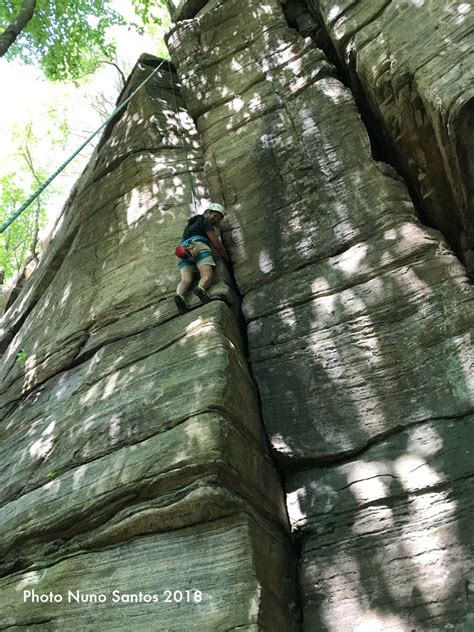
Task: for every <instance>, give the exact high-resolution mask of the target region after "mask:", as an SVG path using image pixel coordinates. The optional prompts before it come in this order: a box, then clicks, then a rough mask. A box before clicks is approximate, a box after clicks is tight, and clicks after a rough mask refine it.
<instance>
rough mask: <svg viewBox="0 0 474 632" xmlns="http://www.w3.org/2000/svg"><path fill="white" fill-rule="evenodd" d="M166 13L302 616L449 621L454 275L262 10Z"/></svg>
mask: <svg viewBox="0 0 474 632" xmlns="http://www.w3.org/2000/svg"><path fill="white" fill-rule="evenodd" d="M355 4H357V3H355ZM361 4H363V3H361ZM351 6H352V5H351ZM180 7H181V9H182V10H183V11H184V12H185V13H183V14H180V13H179V10H180ZM180 7H178V12H177V14H176V19H177V20H178V22H177V23H176V25H175V27H174V28H173V30H172V31H171V33H170V35H169V41H168V45H169V47H170V50H171V53H172V57H173V60H174V61H175V63H176V64H177V67H178V71H179V75H180V77H181V79H182V81H183V89H184V92H183V94H184V96H185V99H186V103H187V105H188V106H189V108H190V112H191V114H192V116H193V118H194V119H195V120H196V124H197V129H198V132H199V134H200V138H201V141H202V145H203V151H204V157H205V173H206V176H207V179H208V182H209V185H210V188H211V191H212V192H213V193H215V194H219V195H222V196H223V199H224V200H225V202H226V205H227V208H228V211H229V220H228V227H227V229H226V230H225V234H224V237H225V241H226V244H227V246H228V248H229V249H230V251H231V253H232V260H233V267H234V273H235V279H236V282H237V285H238V289H239V292H240V294H241V295H242V297H243V310H244V314H245V317H246V321H247V324H248V344H249V353H250V359H251V368H252V373H253V375H254V377H255V379H256V382H257V384H258V388H259V391H260V397H261V403H262V411H263V418H264V424H265V427H266V430H267V432H268V436H269V439H270V443H271V446H272V449H273V453H274V455H275V456H276V458H277V459H278V461H279V464H280V466H281V468H282V469H283V471H284V473H285V478H286V485H287V491H288V506H289V511H290V517H291V519H292V521H293V525H294V528H295V530H296V533H297V535H298V536H299V537H300V539H301V546H302V555H301V561H300V580H301V589H302V595H301V597H302V600H303V606H304V608H303V628H304V629H305V630H328V631H329V630H330V631H331V632H332V631H341V632H346V631H349V630H362V629H366V628H367V629H369V627H370V629H374V630H403V631H405V630H406V631H407V632H408V630H435V629H436V630H437V629H440V630H441V629H453V628H455V627H456V626H457V627H456V629H459V630H461V629H468V628H469V626H470V625H471V623H472V617H473V613H472V611H470V607H472V601H471V599H470V593H469V592H468V591H467V589H466V586H467V585H468V584H467V583H466V582H468V581H469V573H470V569H472V566H473V558H472V533H471V531H472V527H471V526H470V520H469V512H470V507H471V503H472V500H471V499H470V495H469V493H468V481H469V480H470V478H471V477H472V474H473V465H472V459H471V458H470V450H471V447H472V410H473V403H474V397H473V393H474V389H473V383H472V379H473V373H472V346H471V338H470V335H471V333H472V325H473V293H472V288H471V286H470V284H469V282H468V280H467V278H466V276H465V271H464V268H463V267H462V265H461V264H460V263H459V261H458V260H457V258H456V257H455V256H454V255H453V253H452V252H451V251H450V249H449V247H448V246H447V245H446V243H445V242H444V241H443V239H442V237H441V235H440V233H438V232H437V231H434V230H431V229H429V228H426V227H423V226H422V225H421V224H420V223H419V222H418V221H417V220H416V219H415V213H414V209H413V207H412V204H411V202H410V198H409V195H408V193H407V189H406V187H405V186H404V184H403V182H401V179H400V178H399V176H398V175H397V174H396V173H395V172H394V170H393V169H391V168H390V167H388V165H385V164H382V163H378V162H374V160H373V159H372V158H371V150H370V144H369V141H368V137H367V134H366V131H365V129H364V127H363V125H362V123H361V120H360V117H359V115H358V112H357V110H356V107H355V104H354V100H353V98H352V96H351V94H350V92H349V91H348V89H346V88H345V87H344V86H343V85H342V84H341V83H340V81H339V80H338V79H337V77H336V76H335V70H334V68H333V67H332V66H331V64H329V63H328V61H327V60H326V58H325V56H324V55H323V54H322V52H321V51H320V50H318V49H317V48H316V47H315V45H314V44H313V42H312V41H311V40H310V39H303V37H301V36H300V35H299V34H298V33H297V32H296V31H295V30H294V29H292V28H289V26H288V23H287V21H286V19H285V15H284V13H283V10H282V8H281V6H280V3H279V2H277V1H276V0H267V1H266V2H257V1H256V0H228V1H223V0H221V1H213V2H208V3H207V4H206V5H205V6H204V7H202V8H201V7H199V12H198V13H197V14H194V17H193V19H184V20H180V18H181V17H186V18H188V17H190V16H189V13H190V11H191V9H190V5H187V3H184V4H183V3H181V4H180ZM341 9H343V7H341ZM346 10H347V11H348V10H349V6H348V7H346ZM443 195H444V194H443ZM469 585H470V584H469Z"/></svg>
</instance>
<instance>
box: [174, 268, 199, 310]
mask: <svg viewBox="0 0 474 632" xmlns="http://www.w3.org/2000/svg"><path fill="white" fill-rule="evenodd" d="M182 264H184V265H182ZM179 270H180V272H181V281H180V282H179V283H178V287H177V288H176V296H175V297H174V302H175V303H176V307H177V308H178V312H179V313H180V314H185V313H186V312H187V311H188V308H187V306H186V300H185V298H184V295H185V293H186V292H187V291H188V290H189V288H190V287H191V284H192V282H193V278H194V273H195V271H196V268H195V266H194V265H193V264H192V263H191V262H189V261H182V262H181V263H180V264H179Z"/></svg>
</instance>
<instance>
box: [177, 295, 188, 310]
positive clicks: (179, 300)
mask: <svg viewBox="0 0 474 632" xmlns="http://www.w3.org/2000/svg"><path fill="white" fill-rule="evenodd" d="M174 302H175V303H176V307H177V308H178V312H179V313H180V314H186V312H187V311H188V308H187V307H186V301H185V300H184V298H183V297H182V296H180V295H179V294H176V296H175V297H174Z"/></svg>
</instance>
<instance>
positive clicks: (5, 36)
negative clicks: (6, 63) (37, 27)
mask: <svg viewBox="0 0 474 632" xmlns="http://www.w3.org/2000/svg"><path fill="white" fill-rule="evenodd" d="M35 8H36V0H23V4H22V5H21V9H20V12H19V13H18V15H17V16H16V18H15V19H14V20H13V22H11V23H10V24H9V25H8V26H7V28H6V29H5V30H4V31H3V33H2V34H1V35H0V57H3V55H5V53H6V52H7V50H8V49H9V48H10V46H11V45H12V44H13V42H14V41H15V40H16V38H17V37H18V35H19V34H20V33H21V31H22V30H23V29H24V28H25V26H26V25H27V23H28V22H29V20H31V18H32V17H33V14H34V12H35Z"/></svg>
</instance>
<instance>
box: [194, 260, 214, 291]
mask: <svg viewBox="0 0 474 632" xmlns="http://www.w3.org/2000/svg"><path fill="white" fill-rule="evenodd" d="M214 267H215V266H213V265H208V264H203V265H202V266H200V267H199V274H200V276H201V279H200V281H199V284H198V287H200V288H202V289H203V290H207V289H208V288H209V287H210V286H211V283H212V279H213V277H214Z"/></svg>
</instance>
